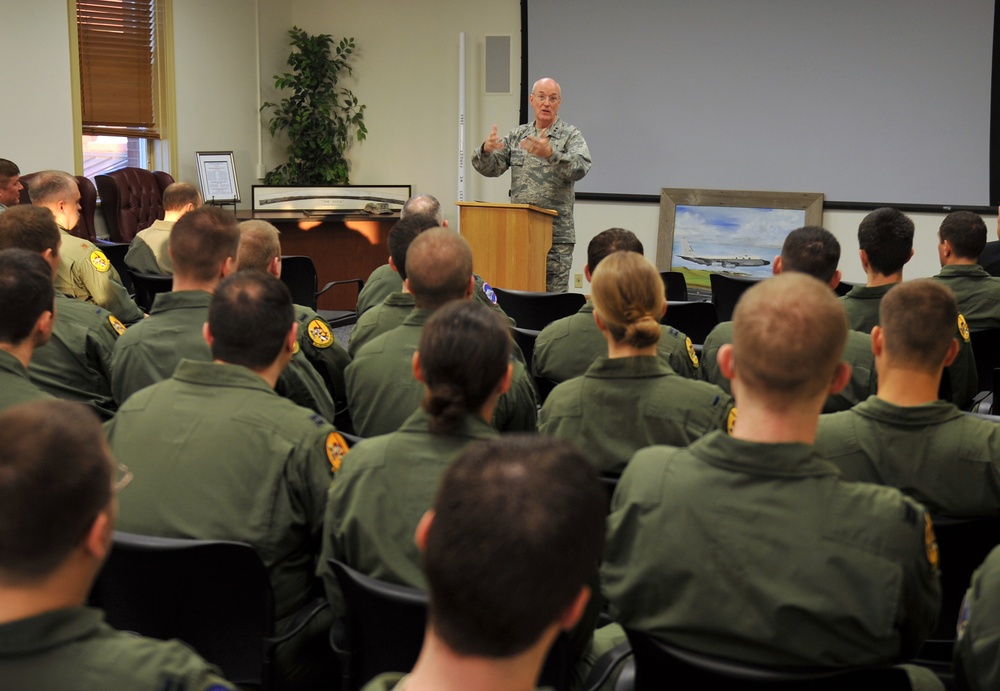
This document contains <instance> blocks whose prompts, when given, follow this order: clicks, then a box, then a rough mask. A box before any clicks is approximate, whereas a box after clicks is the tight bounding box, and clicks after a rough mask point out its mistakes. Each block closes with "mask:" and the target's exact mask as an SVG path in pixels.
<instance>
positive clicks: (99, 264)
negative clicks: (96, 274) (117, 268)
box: [90, 250, 111, 274]
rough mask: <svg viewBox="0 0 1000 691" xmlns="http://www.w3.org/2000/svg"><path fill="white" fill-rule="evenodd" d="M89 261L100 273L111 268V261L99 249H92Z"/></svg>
mask: <svg viewBox="0 0 1000 691" xmlns="http://www.w3.org/2000/svg"><path fill="white" fill-rule="evenodd" d="M90 263H91V264H93V265H94V268H95V269H97V270H98V271H100V272H101V273H102V274H103V273H105V272H106V271H107V270H108V269H110V268H111V262H110V261H108V258H107V257H106V256H105V255H104V252H102V251H101V250H94V251H93V252H91V253H90Z"/></svg>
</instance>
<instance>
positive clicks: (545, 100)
mask: <svg viewBox="0 0 1000 691" xmlns="http://www.w3.org/2000/svg"><path fill="white" fill-rule="evenodd" d="M531 95H532V96H534V97H535V100H536V101H541V102H542V103H559V101H561V100H562V96H559V95H558V94H553V95H552V96H543V95H541V94H531Z"/></svg>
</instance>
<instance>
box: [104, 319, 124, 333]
mask: <svg viewBox="0 0 1000 691" xmlns="http://www.w3.org/2000/svg"><path fill="white" fill-rule="evenodd" d="M108 321H109V322H111V328H112V329H114V330H115V331H116V332H117V333H118V335H119V336H121V335H122V334H123V333H125V325H124V324H122V323H121V322H120V321H118V317H116V316H115V315H113V314H109V315H108Z"/></svg>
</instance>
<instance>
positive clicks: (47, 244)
mask: <svg viewBox="0 0 1000 691" xmlns="http://www.w3.org/2000/svg"><path fill="white" fill-rule="evenodd" d="M60 240H61V236H60V233H59V224H57V223H56V217H55V216H53V215H52V211H51V210H49V209H48V208H46V207H44V206H32V205H30V204H19V205H18V206H14V207H11V208H9V209H7V211H6V212H4V213H2V214H0V250H5V249H11V248H15V249H22V250H29V251H31V252H37V253H38V254H41V253H42V252H44V251H45V250H52V252H53V253H54V254H58V253H59V242H60Z"/></svg>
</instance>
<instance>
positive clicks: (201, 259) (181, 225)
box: [170, 206, 240, 282]
mask: <svg viewBox="0 0 1000 691" xmlns="http://www.w3.org/2000/svg"><path fill="white" fill-rule="evenodd" d="M239 246H240V228H239V226H238V225H237V224H236V217H235V216H233V215H232V214H231V213H230V212H228V211H223V210H222V209H216V208H214V207H211V206H202V207H200V208H198V209H195V210H193V211H189V212H188V213H186V214H184V215H183V216H181V217H180V218H179V219H178V220H177V222H176V223H174V227H173V228H171V230H170V255H171V257H172V258H173V261H174V273H176V274H181V275H182V276H184V277H187V278H192V279H195V280H197V281H206V282H207V281H211V280H213V279H215V278H217V277H219V276H220V275H221V271H222V265H223V263H225V261H226V258H227V257H232V258H233V259H235V258H236V254H237V252H238V251H239Z"/></svg>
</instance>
